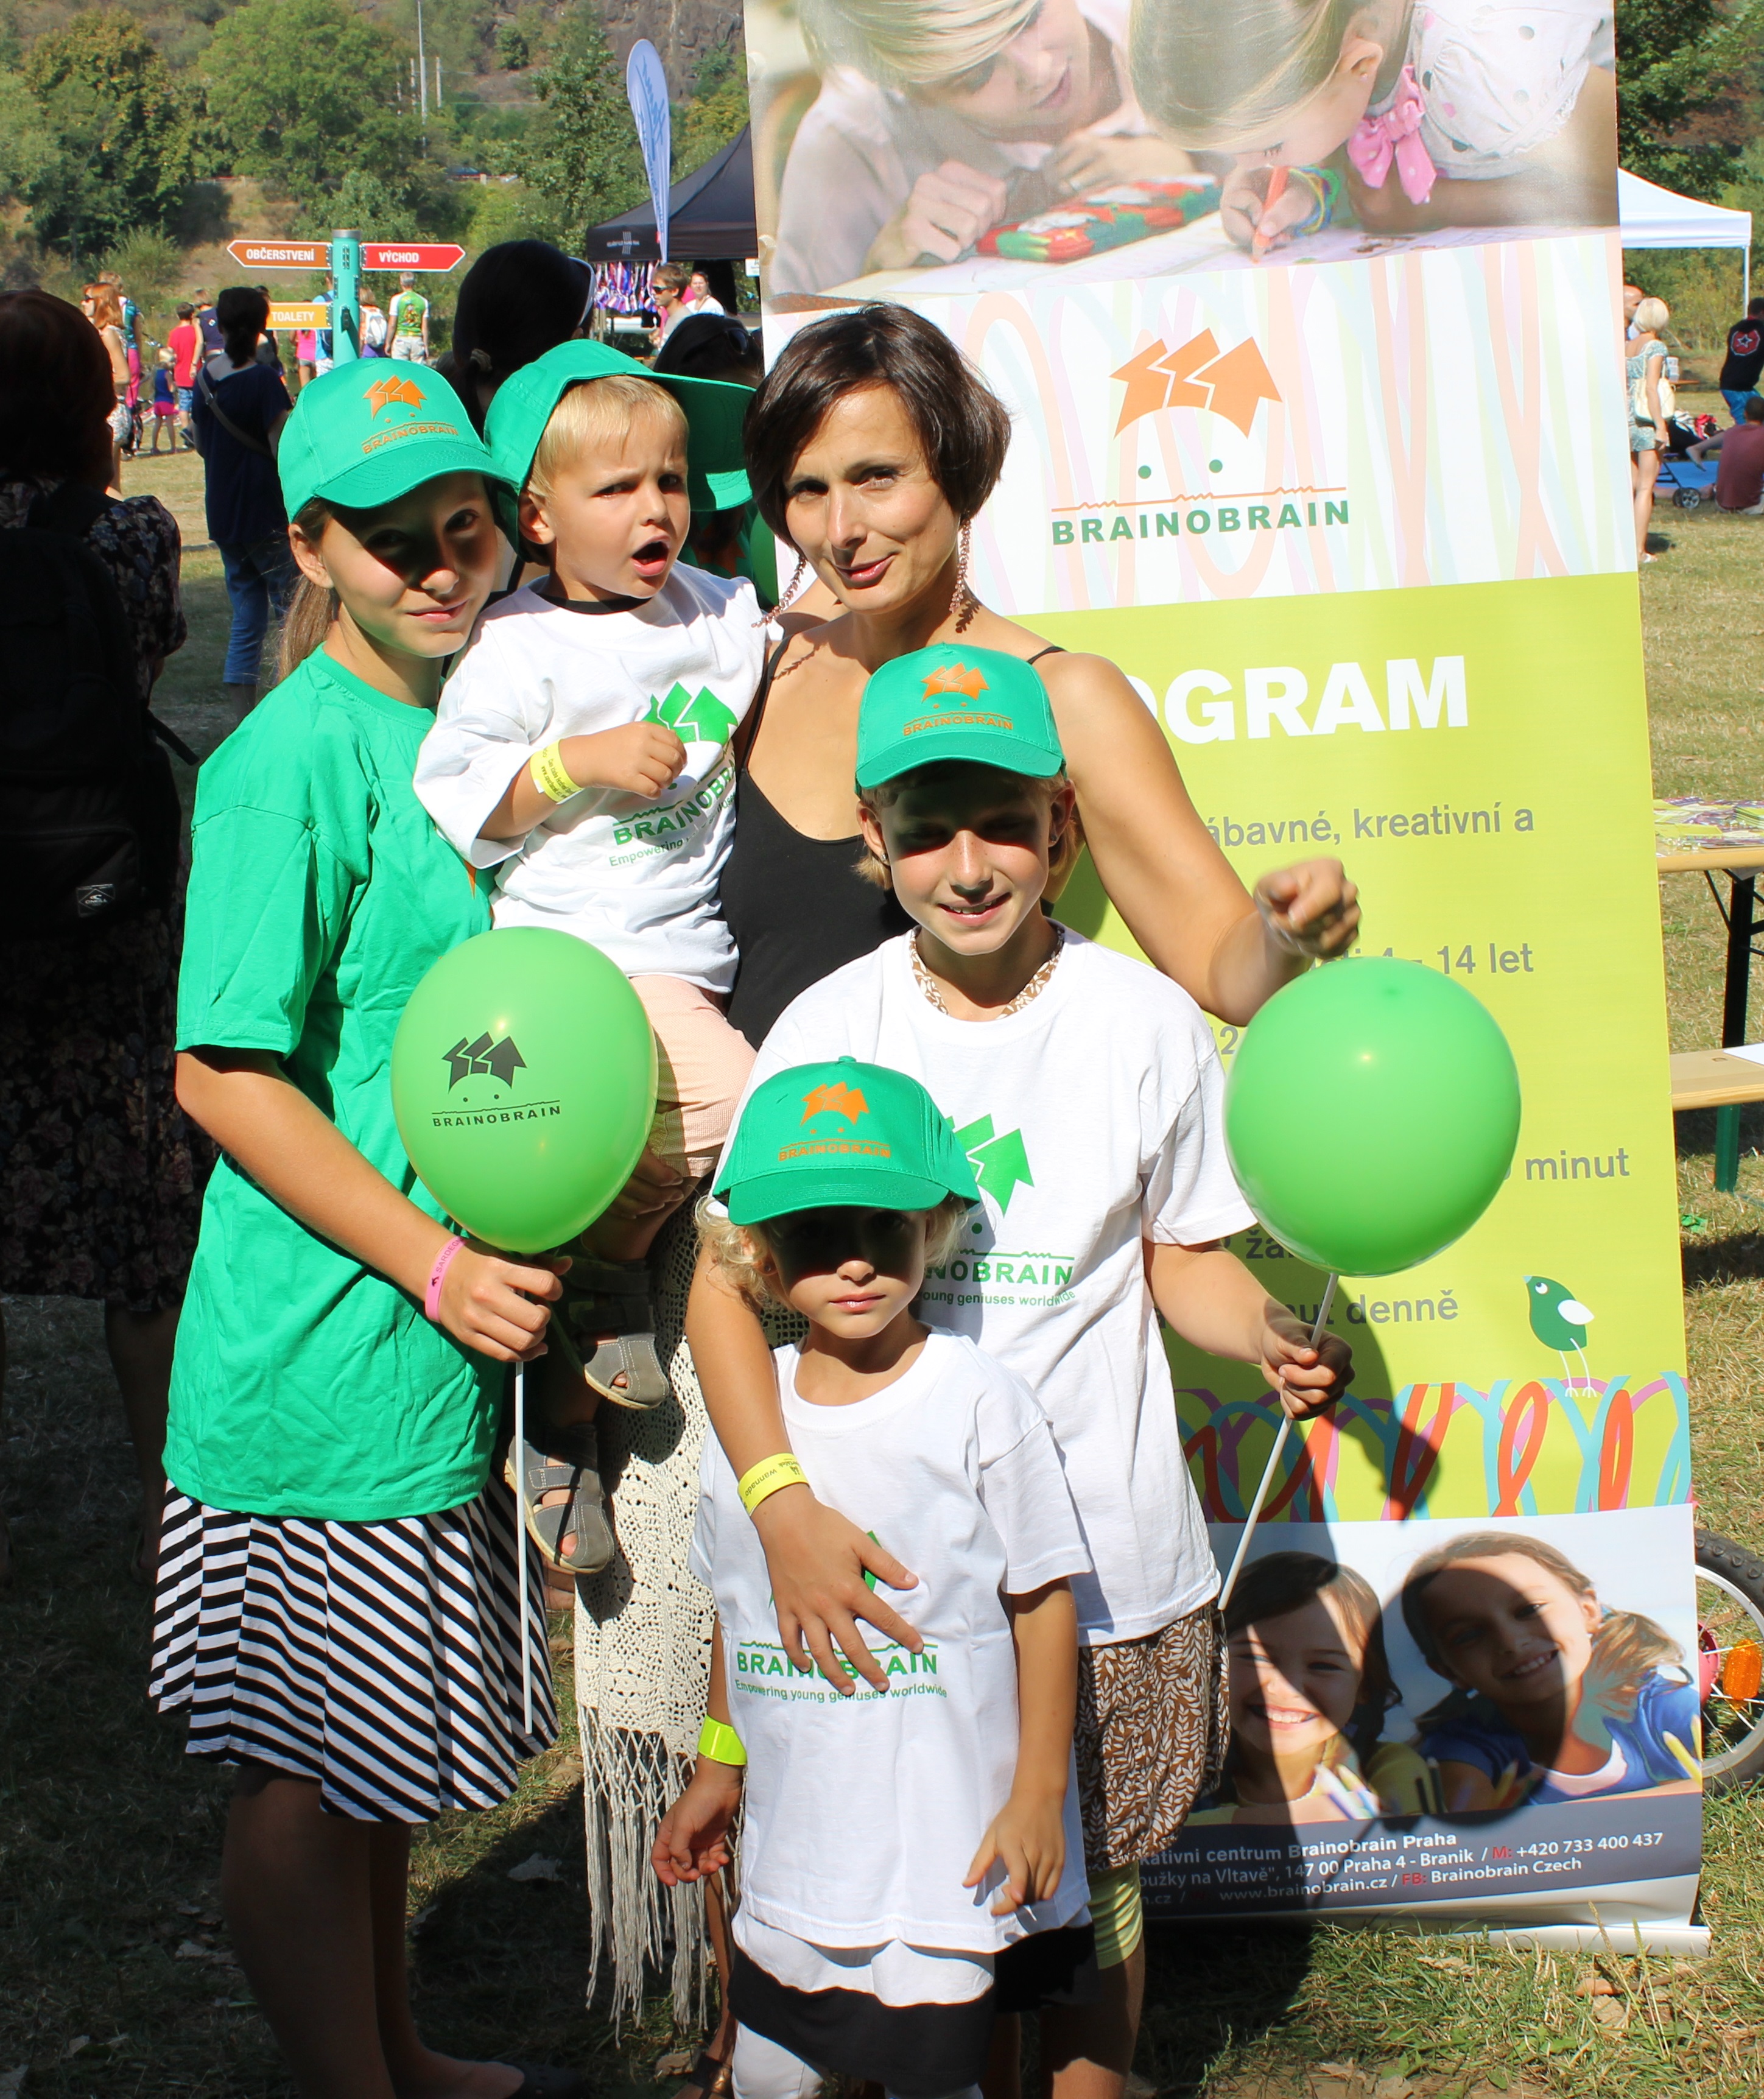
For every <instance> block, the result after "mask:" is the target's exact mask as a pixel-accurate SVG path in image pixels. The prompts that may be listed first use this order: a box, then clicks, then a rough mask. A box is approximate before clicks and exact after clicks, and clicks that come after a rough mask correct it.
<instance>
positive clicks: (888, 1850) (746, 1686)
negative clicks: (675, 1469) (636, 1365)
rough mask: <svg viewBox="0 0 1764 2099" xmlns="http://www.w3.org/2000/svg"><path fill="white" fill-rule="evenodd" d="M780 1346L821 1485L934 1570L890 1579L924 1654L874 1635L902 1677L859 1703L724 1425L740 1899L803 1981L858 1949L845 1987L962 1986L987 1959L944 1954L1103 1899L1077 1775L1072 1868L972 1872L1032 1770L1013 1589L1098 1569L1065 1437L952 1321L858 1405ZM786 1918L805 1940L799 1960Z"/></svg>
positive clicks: (708, 1472)
mask: <svg viewBox="0 0 1764 2099" xmlns="http://www.w3.org/2000/svg"><path fill="white" fill-rule="evenodd" d="M776 1363H777V1369H778V1388H779V1392H780V1394H781V1397H782V1401H783V1406H784V1416H785V1421H786V1422H787V1423H788V1424H789V1425H790V1444H791V1447H792V1449H793V1450H794V1451H795V1453H796V1454H797V1457H798V1460H799V1461H800V1463H801V1464H802V1467H803V1471H804V1472H807V1475H808V1478H809V1482H810V1485H812V1487H813V1488H814V1490H815V1492H816V1494H817V1495H818V1496H819V1497H820V1499H821V1500H822V1501H824V1502H825V1503H827V1504H828V1505H829V1507H833V1508H836V1509H838V1510H839V1511H841V1512H842V1514H844V1515H846V1516H849V1517H850V1518H851V1520H852V1522H853V1523H855V1524H857V1525H860V1526H861V1528H862V1529H864V1530H867V1531H869V1532H870V1533H872V1534H873V1535H874V1536H875V1538H877V1539H878V1541H879V1542H881V1543H882V1544H883V1545H885V1546H886V1547H887V1548H888V1550H889V1551H891V1552H892V1553H894V1554H895V1555H896V1556H897V1557H898V1558H900V1560H903V1561H904V1563H905V1564H906V1565H907V1566H908V1567H909V1568H911V1569H912V1570H913V1573H915V1574H916V1575H917V1577H918V1586H917V1587H916V1588H912V1589H907V1590H903V1591H887V1592H886V1593H887V1595H888V1599H889V1600H890V1601H891V1602H895V1603H898V1604H900V1608H901V1609H902V1610H903V1611H904V1613H906V1614H907V1616H908V1617H910V1618H911V1619H912V1621H913V1624H914V1625H915V1626H917V1628H918V1630H919V1631H920V1633H921V1634H922V1636H923V1639H924V1642H925V1645H924V1651H923V1652H922V1653H920V1654H917V1655H914V1654H911V1653H909V1652H908V1651H907V1650H906V1649H905V1648H900V1647H896V1646H895V1645H894V1644H891V1643H889V1642H885V1641H884V1640H883V1639H882V1635H880V1634H879V1633H877V1632H875V1631H873V1630H869V1629H866V1630H868V1631H869V1641H870V1645H871V1647H872V1649H873V1652H875V1653H876V1655H877V1656H878V1658H879V1659H880V1661H882V1666H883V1668H884V1669H885V1670H886V1672H887V1674H888V1680H889V1688H888V1690H887V1691H886V1692H876V1691H873V1690H871V1689H870V1688H869V1685H868V1684H865V1683H860V1684H859V1686H858V1688H857V1689H856V1692H854V1693H853V1694H852V1695H851V1696H850V1697H842V1696H841V1695H840V1694H839V1693H838V1692H836V1691H834V1690H832V1689H831V1688H829V1686H828V1685H827V1684H826V1683H825V1682H823V1680H822V1679H821V1678H820V1675H819V1674H817V1673H816V1671H814V1670H809V1671H808V1672H807V1674H803V1672H801V1671H799V1670H796V1669H795V1668H794V1667H793V1666H792V1665H791V1663H790V1661H789V1659H788V1657H786V1656H785V1653H784V1651H783V1649H782V1648H781V1647H780V1645H779V1644H778V1626H777V1619H776V1615H775V1613H774V1611H773V1608H772V1585H771V1581H770V1578H769V1577H768V1574H767V1572H766V1559H765V1554H764V1553H763V1551H762V1550H761V1549H760V1545H759V1534H758V1533H757V1532H756V1531H755V1530H754V1526H753V1524H752V1522H751V1520H750V1518H749V1517H748V1516H747V1513H746V1511H745V1510H744V1509H743V1508H742V1507H741V1496H740V1495H739V1494H737V1491H736V1485H735V1475H734V1473H733V1472H732V1471H731V1469H730V1467H729V1463H728V1459H726V1458H725V1457H724V1454H723V1451H722V1447H721V1446H720V1445H719V1443H718V1441H717V1440H716V1438H715V1437H714V1436H707V1437H706V1438H705V1447H704V1457H703V1459H702V1463H701V1467H700V1472H699V1481H700V1490H701V1491H700V1498H699V1503H698V1524H697V1532H696V1534H695V1535H694V1537H693V1546H692V1560H691V1564H692V1569H693V1573H695V1574H696V1575H697V1578H698V1579H699V1580H700V1581H701V1582H704V1583H705V1584H706V1586H707V1587H708V1588H709V1589H710V1591H711V1592H712V1594H713V1595H715V1598H716V1606H717V1615H718V1617H719V1621H720V1622H721V1626H722V1630H723V1652H724V1669H725V1673H726V1675H727V1679H728V1696H729V1715H730V1718H731V1719H732V1722H733V1723H734V1727H735V1732H737V1734H738V1735H739V1736H741V1740H742V1741H743V1742H744V1743H745V1744H746V1749H747V1758H748V1763H747V1782H746V1808H745V1813H746V1826H745V1831H744V1834H743V1837H742V1842H741V1859H742V1876H741V1917H742V1918H745V1919H747V1920H749V1921H750V1922H751V1923H755V1924H758V1925H760V1926H762V1927H764V1930H762V1932H761V1933H760V1934H758V1936H759V1943H758V1944H756V1945H755V1946H754V1947H753V1948H752V1950H753V1952H754V1955H755V1957H756V1958H758V1959H759V1960H760V1962H761V1965H763V1966H765V1967H767V1968H768V1969H770V1970H771V1971H772V1972H773V1973H775V1974H778V1975H779V1979H780V1980H781V1981H785V1982H790V1983H791V1985H792V1987H829V1984H828V1983H827V1982H825V1981H824V1982H820V1983H819V1984H818V1985H816V1983H814V1982H808V1983H807V1984H805V1983H804V1982H803V1980H802V1979H801V1978H803V1976H804V1975H805V1974H808V1973H810V1972H811V1970H812V1968H813V1966H814V1965H816V1962H817V1958H818V1956H816V1952H815V1949H816V1948H822V1947H825V1948H844V1949H857V1948H862V1949H868V1950H869V1959H868V1960H865V1961H864V1962H863V1963H862V1964H861V1974H860V1970H859V1969H857V1968H855V1967H853V1966H852V1965H851V1964H850V1963H849V1962H847V1963H843V1964H839V1972H840V1973H842V1974H844V1975H845V1976H846V1977H847V1980H846V1981H845V1983H844V1987H848V1988H850V1987H856V1988H860V1989H861V1988H870V1989H871V1990H872V1991H873V1994H876V1995H878V1996H882V1998H883V2000H884V2001H889V2002H907V2003H911V2002H926V2001H936V2000H938V1999H939V1997H942V1998H946V1999H948V1998H953V1999H955V2000H960V1998H961V1997H962V1996H974V1995H977V1994H978V1992H979V1990H980V1989H983V1988H984V1987H985V1986H986V1981H987V1977H986V1974H985V1973H984V1972H983V1970H981V1971H980V1972H978V1973H974V1972H973V1971H971V1970H970V1971H969V1972H968V1973H967V1974H966V1977H964V1974H963V1967H964V1964H961V1963H956V1964H953V1965H952V1964H951V1963H949V1962H948V1961H947V1960H945V1961H943V1962H941V1963H939V1962H938V1960H936V1957H935V1956H937V1955H938V1954H939V1952H941V1953H944V1954H949V1953H966V1954H967V1955H969V1956H970V1957H971V1958H973V1959H975V1960H986V1959H988V1958H989V1957H990V1956H992V1954H994V1953H996V1952H997V1951H998V1950H999V1949H1000V1948H1001V1947H1004V1946H1006V1945H1009V1944H1010V1943H1011V1942H1012V1941H1013V1940H1014V1939H1016V1938H1022V1937H1023V1936H1024V1935H1025V1934H1027V1933H1028V1932H1030V1931H1041V1930H1049V1929H1050V1928H1052V1927H1053V1926H1055V1925H1064V1924H1067V1923H1069V1922H1071V1921H1072V1920H1073V1919H1074V1918H1075V1917H1077V1916H1080V1915H1081V1914H1082V1913H1083V1912H1084V1907H1085V1903H1086V1902H1087V1900H1088V1891H1087V1889H1086V1886H1085V1882H1084V1839H1083V1833H1082V1830H1081V1828H1080V1823H1079V1818H1078V1801H1077V1787H1076V1784H1069V1785H1068V1787H1067V1794H1066V1870H1065V1872H1064V1874H1063V1876H1062V1881H1061V1884H1060V1886H1059V1887H1058V1890H1056V1891H1055V1893H1054V1894H1053V1895H1052V1896H1051V1897H1050V1898H1049V1899H1048V1900H1047V1901H1046V1902H1045V1903H1037V1904H1035V1905H1033V1906H1032V1908H1029V1909H1027V1910H1025V1911H1023V1912H1020V1913H1019V1914H1018V1915H1017V1916H1010V1917H995V1916H992V1914H991V1909H992V1901H993V1899H995V1897H996V1891H997V1887H998V1885H999V1882H1000V1881H1001V1875H1000V1874H998V1873H996V1872H995V1873H994V1874H993V1875H992V1876H991V1877H989V1878H988V1881H986V1883H985V1884H984V1885H983V1886H981V1887H979V1888H964V1887H963V1886H962V1885H961V1882H962V1879H963V1877H964V1876H965V1875H966V1872H967V1870H968V1867H969V1864H970V1861H971V1860H972V1859H973V1857H974V1852H975V1851H976V1850H978V1849H979V1842H980V1839H981V1837H983V1835H984V1834H985V1832H986V1828H987V1825H988V1823H990V1822H991V1820H992V1817H993V1816H994V1815H996V1813H997V1812H998V1811H999V1809H1000V1808H1001V1807H1002V1806H1003V1805H1004V1804H1005V1801H1006V1800H1007V1799H1008V1798H1009V1797H1010V1786H1011V1780H1012V1778H1013V1776H1014V1773H1015V1770H1016V1761H1017V1665H1016V1657H1015V1653H1014V1649H1013V1648H1012V1644H1011V1637H1010V1620H1009V1618H1008V1617H1007V1616H1006V1613H1005V1605H1004V1602H1003V1600H1002V1599H1003V1597H1004V1596H1005V1595H1027V1594H1028V1593H1030V1592H1031V1591H1033V1590H1036V1589H1039V1588H1040V1587H1042V1586H1044V1585H1045V1583H1047V1582H1053V1581H1057V1580H1059V1579H1061V1578H1066V1577H1072V1578H1076V1577H1079V1576H1081V1575H1082V1573H1083V1572H1084V1569H1085V1568H1086V1567H1087V1566H1088V1564H1089V1558H1088V1556H1087V1554H1086V1552H1085V1551H1084V1542H1083V1539H1082V1538H1081V1537H1080V1532H1079V1527H1078V1520H1077V1518H1076V1515H1075V1514H1074V1512H1073V1509H1072V1503H1071V1495H1070V1494H1068V1492H1067V1487H1066V1481H1065V1479H1064V1476H1063V1474H1062V1469H1061V1466H1060V1459H1059V1454H1058V1451H1057V1450H1055V1448H1054V1439H1053V1437H1052V1436H1051V1435H1050V1434H1049V1428H1048V1422H1047V1419H1046V1416H1045V1415H1044V1414H1043V1413H1042V1411H1041V1410H1040V1407H1038V1406H1036V1402H1035V1398H1034V1396H1033V1395H1032V1393H1030V1391H1029V1390H1028V1388H1027V1387H1026V1386H1025V1385H1024V1384H1023V1382H1022V1380H1020V1379H1018V1378H1016V1377H1014V1376H1012V1375H1011V1374H1010V1372H1009V1371H1006V1370H1005V1369H1003V1368H1002V1367H1001V1366H1000V1365H999V1364H997V1363H996V1362H993V1361H992V1359H991V1358H990V1357H988V1356H986V1355H983V1354H982V1353H981V1352H980V1350H979V1349H977V1348H976V1347H974V1344H973V1343H972V1342H971V1341H968V1340H962V1339H960V1338H959V1337H957V1336H955V1335H952V1334H943V1333H937V1332H934V1333H933V1334H932V1335H931V1336H930V1339H929V1340H927V1341H926V1345H925V1347H924V1349H923V1350H922V1352H921V1353H920V1355H919V1357H918V1358H917V1361H916V1362H913V1364H912V1365H911V1366H909V1367H908V1370H907V1371H906V1373H905V1374H904V1375H903V1376H902V1377H900V1378H899V1379H897V1380H895V1383H894V1384H891V1385H888V1386H886V1387H885V1388H883V1389H882V1391H880V1392H878V1393H873V1394H872V1395H871V1396H870V1397H869V1398H868V1399H863V1400H860V1401H858V1402H856V1404H855V1405H853V1406H813V1405H812V1404H811V1403H810V1402H807V1400H804V1399H803V1398H801V1397H798V1393H797V1390H796V1369H797V1363H798V1354H797V1351H796V1350H795V1349H790V1348H786V1349H779V1350H778V1351H777V1354H776ZM737 1930H738V1931H739V1930H741V1926H740V1925H737ZM768 1934H785V1935H786V1937H787V1938H789V1939H790V1940H791V1941H793V1942H795V1943H794V1945H792V1946H791V1947H788V1948H787V1949H785V1951H786V1953H787V1955H788V1956H789V1957H787V1958H785V1959H783V1960H780V1958H779V1955H778V1951H777V1948H776V1943H773V1942H770V1941H769V1940H768ZM917 1949H922V1952H918V1951H916V1950H917ZM805 1961H806V1962H807V1963H809V1964H810V1967H809V1968H808V1969H805V1966H804V1963H805ZM785 1970H787V1971H788V1972H781V1971H785ZM828 1973H829V1974H834V1969H833V1968H832V1967H829V1969H828ZM853 1976H857V1977H858V1979H856V1980H852V1979H850V1978H851V1977H853ZM891 1981H892V1982H894V1983H895V1984H897V1985H902V1986H904V1988H905V1990H906V1992H907V1994H906V1995H904V1996H901V1995H899V1994H898V1993H897V1990H896V1989H895V1988H891V1987H889V1984H890V1982H891ZM878 1986H879V1987H878Z"/></svg>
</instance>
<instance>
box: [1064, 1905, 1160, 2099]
mask: <svg viewBox="0 0 1764 2099" xmlns="http://www.w3.org/2000/svg"><path fill="white" fill-rule="evenodd" d="M1145 2001H1146V1947H1145V1942H1144V1941H1143V1940H1142V1941H1141V1942H1140V1943H1139V1944H1138V1945H1137V1946H1136V1947H1134V1948H1133V1952H1131V1953H1130V1954H1128V1956H1127V1958H1126V1960H1123V1961H1121V1962H1120V1963H1118V1964H1117V1965H1115V1966H1114V1967H1112V1968H1105V1969H1103V1970H1102V1998H1101V2000H1100V2002H1098V2003H1097V2004H1062V2005H1060V2006H1059V2007H1058V2009H1054V2010H1052V2011H1046V2012H1044V2013H1042V2014H1041V2062H1042V2066H1043V2076H1044V2078H1045V2088H1046V2090H1047V2092H1048V2093H1049V2099H1121V2094H1122V2093H1123V2092H1124V2091H1125V2089H1126V2087H1127V2073H1128V2070H1131V2069H1132V2068H1133V2048H1134V2046H1135V2044H1137V2041H1138V2039H1139V2015H1140V2012H1141V2010H1142V2008H1143V2006H1144V2004H1145Z"/></svg>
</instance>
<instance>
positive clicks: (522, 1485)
mask: <svg viewBox="0 0 1764 2099" xmlns="http://www.w3.org/2000/svg"><path fill="white" fill-rule="evenodd" d="M514 1478H515V1490H514V1549H515V1552H516V1554H517V1557H518V1559H519V1561H520V1572H519V1573H518V1575H517V1582H518V1583H519V1586H520V1592H521V1727H522V1729H523V1730H524V1731H525V1732H526V1734H528V1735H529V1736H530V1735H531V1734H532V1732H533V1635H532V1633H531V1631H530V1629H529V1627H528V1625H527V1572H526V1558H527V1535H526V1364H525V1363H520V1362H517V1364H516V1365H515V1366H514Z"/></svg>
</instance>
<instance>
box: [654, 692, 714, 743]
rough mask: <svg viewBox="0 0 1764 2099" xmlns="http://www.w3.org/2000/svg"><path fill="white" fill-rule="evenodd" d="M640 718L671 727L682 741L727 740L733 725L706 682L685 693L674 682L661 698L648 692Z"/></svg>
mask: <svg viewBox="0 0 1764 2099" xmlns="http://www.w3.org/2000/svg"><path fill="white" fill-rule="evenodd" d="M643 719H644V720H645V721H653V722H660V723H662V725H663V726H664V727H665V728H671V729H672V730H673V732H674V733H675V736H677V737H679V738H680V741H681V742H682V743H727V742H728V740H729V737H730V736H731V735H732V733H733V731H734V728H735V717H734V715H732V714H731V713H730V712H729V711H728V708H727V707H726V706H724V704H723V702H721V701H720V700H719V698H718V697H717V696H716V694H715V693H713V692H712V691H711V689H710V687H709V686H708V685H701V686H700V687H699V689H698V690H697V692H696V693H688V692H687V690H686V688H685V687H684V685H681V684H676V685H675V688H674V689H673V691H672V692H671V693H669V694H668V696H667V697H666V699H665V700H663V699H658V698H657V697H656V696H655V694H654V693H651V694H650V695H649V710H648V711H647V712H646V713H645V714H644V717H643Z"/></svg>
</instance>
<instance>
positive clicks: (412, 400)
mask: <svg viewBox="0 0 1764 2099" xmlns="http://www.w3.org/2000/svg"><path fill="white" fill-rule="evenodd" d="M365 398H367V400H370V401H372V403H373V404H374V413H375V415H376V416H377V415H378V414H379V413H380V411H381V409H382V408H389V407H391V406H392V404H393V403H394V402H395V401H397V402H402V403H403V404H404V406H405V407H407V408H420V407H422V405H423V389H422V388H421V387H420V386H419V385H417V383H416V381H415V380H414V379H400V378H397V377H394V375H393V374H392V373H390V372H388V373H387V374H386V376H385V378H384V379H376V381H374V383H373V385H372V386H370V387H369V388H368V389H367V394H366V396H365Z"/></svg>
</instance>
